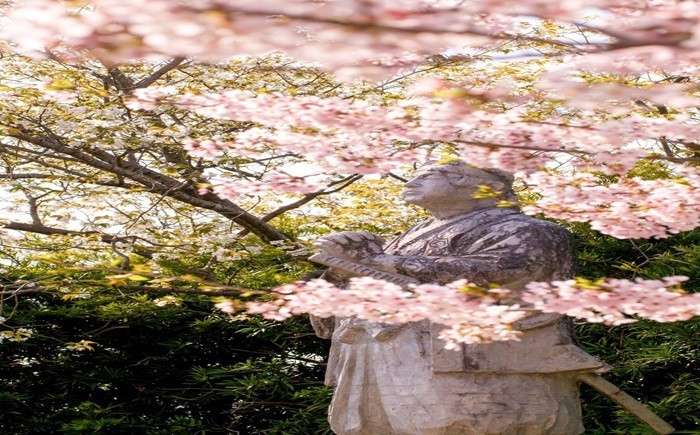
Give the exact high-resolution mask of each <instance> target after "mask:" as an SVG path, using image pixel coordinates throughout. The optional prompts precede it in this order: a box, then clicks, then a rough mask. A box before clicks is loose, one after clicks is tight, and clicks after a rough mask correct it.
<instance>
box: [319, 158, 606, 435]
mask: <svg viewBox="0 0 700 435" xmlns="http://www.w3.org/2000/svg"><path fill="white" fill-rule="evenodd" d="M512 182H513V177H512V176H511V175H510V174H508V173H506V172H503V171H500V170H497V169H476V168H470V167H468V166H467V165H466V164H464V163H462V162H453V163H449V164H444V165H432V166H424V167H422V168H420V169H419V170H417V171H416V173H415V177H414V178H413V179H412V180H410V181H409V182H408V183H406V185H405V190H404V191H403V198H404V199H405V200H406V201H407V202H409V203H413V204H416V205H419V206H421V207H423V208H425V209H427V210H428V211H429V212H430V213H431V215H432V217H431V218H430V219H427V220H425V221H423V222H421V223H419V224H418V225H416V226H414V227H413V228H411V229H409V230H408V231H406V232H405V233H403V234H401V235H400V236H399V237H397V238H396V239H395V240H393V241H392V242H390V243H388V244H385V243H384V240H383V239H381V238H380V237H377V236H375V235H372V234H370V233H368V232H344V233H337V234H332V235H329V236H327V237H324V238H322V239H320V240H319V242H318V243H317V246H318V247H319V248H320V249H321V251H322V254H325V255H327V256H332V257H335V258H340V259H343V260H346V261H350V262H352V263H358V264H361V265H364V266H366V267H368V268H372V269H377V270H380V271H383V272H385V273H388V274H394V275H402V276H405V277H411V278H413V279H414V280H416V281H417V282H437V283H448V282H451V281H455V280H457V279H462V278H466V279H468V280H469V281H471V282H474V283H476V284H480V285H487V284H490V283H496V284H500V285H502V286H504V287H507V288H510V289H512V290H515V291H517V290H521V289H522V288H523V287H524V285H525V284H526V283H528V282H530V281H552V280H561V279H568V278H570V277H572V276H573V274H574V269H575V264H574V256H573V250H572V246H571V238H570V235H569V233H568V231H567V230H565V229H564V228H562V227H560V226H558V225H555V224H553V223H550V222H546V221H542V220H538V219H534V218H530V217H527V216H525V215H523V214H521V213H520V212H519V210H518V208H517V206H516V205H515V204H516V201H517V200H516V198H515V195H514V193H513V191H512ZM479 185H488V186H490V187H491V188H492V189H493V190H494V191H499V192H501V193H502V194H501V197H500V199H504V200H507V201H512V202H513V204H514V205H513V206H509V207H497V202H498V200H499V198H482V199H475V198H474V194H475V193H476V192H478V189H479V188H478V186H479ZM351 275H352V274H348V273H347V271H346V270H343V269H340V268H333V267H332V268H331V269H329V270H328V271H327V272H326V273H325V274H324V276H323V277H324V278H325V279H328V280H330V281H335V282H336V283H342V282H343V281H344V280H346V279H347V278H348V277H349V276H351ZM312 322H313V325H314V328H315V330H316V332H317V334H318V335H319V336H321V337H323V338H330V339H331V340H332V344H331V353H330V356H329V362H328V369H327V373H326V383H327V384H328V385H331V386H332V387H333V388H334V394H333V400H332V404H331V407H330V411H329V419H330V424H331V428H332V430H333V431H334V432H335V433H337V434H367V435H370V434H371V435H380V434H381V435H384V434H431V435H433V434H435V435H437V434H479V435H484V434H533V435H540V434H578V433H580V432H582V431H583V426H582V423H581V407H580V402H579V398H578V380H577V376H578V375H579V374H581V373H584V372H596V371H604V370H606V369H607V366H606V365H605V364H604V363H602V362H601V361H599V360H597V359H596V358H594V357H592V356H590V355H588V354H586V353H585V352H584V351H583V350H581V349H579V348H578V347H577V346H576V345H575V344H574V339H573V335H572V333H571V331H570V328H569V323H567V321H566V320H565V319H563V318H562V317H561V316H559V315H555V314H536V315H533V316H531V317H528V318H525V319H523V320H521V321H520V322H519V323H518V324H516V327H517V328H518V329H520V330H522V331H523V334H522V336H521V338H522V339H521V341H507V342H495V343H489V344H469V345H463V346H462V348H461V349H458V350H447V349H445V348H444V343H443V342H442V341H441V340H439V339H437V334H438V332H439V331H440V329H441V327H440V325H431V324H429V323H428V322H427V321H423V322H416V323H407V324H402V325H388V324H377V323H370V322H367V321H364V320H359V319H356V318H342V319H341V318H331V319H320V318H312Z"/></svg>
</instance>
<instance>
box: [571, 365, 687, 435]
mask: <svg viewBox="0 0 700 435" xmlns="http://www.w3.org/2000/svg"><path fill="white" fill-rule="evenodd" d="M578 379H579V380H580V381H581V382H583V383H585V384H588V385H590V386H591V387H593V388H595V389H596V390H598V391H600V392H601V393H603V394H604V395H606V396H608V397H609V398H610V399H612V400H613V402H615V403H617V404H618V405H620V406H621V407H623V408H624V409H626V410H627V411H629V412H631V413H632V415H634V416H635V417H637V418H638V419H640V420H642V421H643V422H644V423H646V424H647V425H648V426H649V427H650V428H652V429H653V430H655V431H656V432H657V433H660V434H662V435H666V434H670V433H673V432H675V431H676V429H674V428H673V426H671V425H670V424H668V423H666V422H665V421H664V420H662V419H661V417H659V416H658V415H656V414H654V413H653V412H651V411H650V410H649V408H647V407H646V406H644V405H642V404H641V403H639V402H638V401H637V400H635V398H634V397H632V396H630V395H629V394H627V393H625V392H624V391H622V390H621V389H619V388H618V387H617V386H615V385H613V384H611V383H610V382H608V381H606V380H605V379H603V377H602V376H600V375H596V374H595V373H590V372H586V373H581V374H579V375H578Z"/></svg>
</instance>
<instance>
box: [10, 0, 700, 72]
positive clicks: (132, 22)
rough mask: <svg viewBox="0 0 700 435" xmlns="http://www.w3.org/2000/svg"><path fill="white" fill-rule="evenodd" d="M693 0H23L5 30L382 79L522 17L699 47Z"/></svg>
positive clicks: (34, 41) (18, 37)
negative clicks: (591, 17) (290, 61)
mask: <svg viewBox="0 0 700 435" xmlns="http://www.w3.org/2000/svg"><path fill="white" fill-rule="evenodd" d="M696 6H697V5H696V4H695V2H693V1H687V0H685V1H684V0H665V1H656V0H638V1H635V2H632V3H630V2H622V1H619V0H576V1H572V0H569V1H560V2H551V1H547V0H538V1H530V2H519V1H517V2H516V1H512V0H489V1H480V2H464V1H456V0H434V1H428V0H400V1H397V0H374V1H366V0H344V1H337V0H328V1H308V0H292V1H290V0H284V1H283V0H262V1H258V2H249V1H244V0H201V1H198V2H195V3H191V4H190V3H183V2H180V1H177V0H149V1H148V2H142V1H137V0H95V1H93V2H91V4H90V6H87V7H85V6H83V5H75V4H73V3H72V2H66V3H65V4H64V3H61V2H56V1H53V0H24V1H19V2H14V3H12V4H10V6H9V7H8V8H7V10H6V11H5V15H6V16H7V17H8V20H9V22H8V24H7V25H6V26H3V30H2V32H1V34H2V37H3V39H6V40H10V41H13V42H14V43H15V44H18V45H20V46H21V47H24V48H27V49H37V48H38V47H49V48H52V47H55V46H57V45H59V44H60V43H65V44H69V45H71V46H72V47H75V48H77V49H82V50H90V51H91V52H92V54H93V55H95V56H97V57H99V58H101V59H103V60H104V61H108V62H111V63H116V62H119V61H123V60H127V59H128V60H131V59H135V58H141V59H153V58H158V57H163V56H188V57H198V58H201V59H208V60H219V59H225V58H229V57H230V56H233V55H260V54H262V53H266V52H272V51H277V50H283V51H285V52H287V53H288V54H290V55H291V56H294V57H296V58H298V59H302V60H307V61H312V62H320V63H321V64H323V65H324V66H325V67H327V68H329V69H331V70H334V71H336V72H340V73H341V74H345V75H357V74H362V75H365V76H367V75H378V74H383V75H385V76H386V75H387V72H388V71H392V70H393V68H394V67H395V66H397V65H398V66H400V67H405V66H407V65H414V64H415V63H416V61H412V60H413V59H417V62H420V61H421V60H422V59H424V58H425V57H427V56H432V55H435V54H437V53H440V52H442V51H444V50H446V49H448V48H450V47H460V48H461V47H465V46H474V45H483V43H484V41H486V40H488V38H489V37H494V36H495V35H496V37H498V36H497V35H501V36H500V37H506V38H512V37H513V36H512V35H517V34H519V33H521V32H522V34H520V36H521V37H523V38H527V35H526V32H525V31H523V30H522V29H521V28H520V27H519V24H520V23H521V22H522V18H521V17H522V16H531V17H539V18H542V19H553V20H560V21H565V22H576V21H579V20H583V19H584V18H585V16H586V15H587V14H589V13H590V11H591V10H597V11H600V12H601V13H600V15H601V18H600V20H599V21H600V24H601V26H600V27H601V30H603V31H604V32H606V34H607V35H608V36H609V39H611V40H612V41H611V44H614V43H615V42H618V43H620V42H624V43H625V44H626V45H627V46H631V47H636V46H642V47H645V46H653V45H663V46H669V47H678V48H681V49H683V50H692V49H697V48H698V42H699V41H700V30H698V26H697V23H698V19H699V16H700V13H699V12H698V9H697V7H696ZM592 8H593V9H592ZM642 10H643V11H644V14H640V13H639V11H642ZM407 35H410V37H407ZM616 40H617V41H616ZM581 44H583V43H581ZM387 70H388V71H387Z"/></svg>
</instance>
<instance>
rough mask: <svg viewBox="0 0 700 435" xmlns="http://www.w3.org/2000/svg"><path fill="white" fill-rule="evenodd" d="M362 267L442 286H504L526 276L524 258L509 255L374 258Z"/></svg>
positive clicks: (389, 256) (385, 255) (387, 256)
mask: <svg viewBox="0 0 700 435" xmlns="http://www.w3.org/2000/svg"><path fill="white" fill-rule="evenodd" d="M365 264H367V265H368V266H370V267H374V268H376V269H379V270H383V271H385V272H390V273H398V274H401V275H407V276H411V277H413V278H416V279H418V280H420V281H422V282H437V283H441V284H445V283H448V282H452V281H456V280H458V279H468V280H469V281H470V282H473V283H475V284H479V285H486V284H490V283H498V284H504V285H505V284H508V283H511V282H513V281H517V280H518V279H519V278H520V277H521V276H524V275H527V274H528V270H529V268H528V261H527V259H526V258H517V257H515V256H513V255H510V256H503V255H497V256H495V255H471V256H469V255H465V256H435V257H431V256H420V255H388V254H383V255H377V256H374V257H372V258H371V259H369V261H367V262H366V263H365Z"/></svg>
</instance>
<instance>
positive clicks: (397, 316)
mask: <svg viewBox="0 0 700 435" xmlns="http://www.w3.org/2000/svg"><path fill="white" fill-rule="evenodd" d="M687 279H688V278H687V277H684V276H673V277H666V278H664V279H663V280H643V279H636V280H634V281H630V280H625V279H606V280H604V281H602V282H586V281H584V280H568V281H554V282H552V283H546V282H532V283H529V284H527V285H526V288H525V290H523V291H521V292H513V291H511V290H508V289H504V288H492V289H488V290H486V289H482V288H478V287H476V286H473V285H471V284H469V283H468V282H467V281H466V280H459V281H455V282H452V283H450V284H447V285H437V284H421V285H416V286H412V287H411V288H410V289H409V290H406V289H403V288H401V287H399V286H397V285H395V284H391V283H388V282H386V281H382V280H377V279H374V278H370V277H362V278H352V279H350V282H349V284H348V286H347V287H346V288H338V287H336V286H335V285H333V284H331V283H329V282H327V281H325V280H322V279H315V280H312V281H308V282H295V283H291V284H287V285H284V286H281V287H277V288H276V289H274V290H273V292H272V294H273V295H274V296H275V297H276V299H274V300H272V301H268V302H249V303H248V304H247V311H248V313H251V314H261V315H262V316H263V317H265V318H268V319H272V320H284V319H287V318H289V317H291V316H293V315H297V314H302V313H308V314H311V315H314V316H318V317H322V318H328V317H333V316H337V317H357V318H360V319H364V320H367V321H369V322H375V323H384V324H397V323H399V324H400V323H406V322H418V321H422V320H429V321H430V322H432V323H436V324H440V325H443V326H444V327H445V329H444V330H443V331H442V333H441V335H440V338H441V339H443V340H444V341H445V342H446V343H447V345H446V346H447V347H448V348H454V347H455V346H457V345H458V343H479V342H490V341H502V340H514V339H515V340H517V339H518V336H519V334H521V331H518V330H517V321H518V320H521V319H523V318H525V317H527V316H529V315H532V314H533V313H536V312H546V313H560V314H564V315H568V316H571V317H575V318H578V319H584V320H587V321H589V322H603V323H605V324H608V325H621V324H625V323H632V322H636V321H638V320H639V319H641V318H644V319H650V320H654V321H657V322H675V321H683V320H689V319H691V318H692V317H694V316H698V315H700V294H687V293H684V292H683V291H682V290H680V289H678V288H677V286H678V285H679V284H680V283H682V282H684V281H686V280H687ZM506 301H507V303H505V302H506ZM516 302H517V303H516ZM217 306H218V307H219V308H220V309H222V310H224V311H228V312H233V311H234V305H233V304H230V303H229V304H227V303H221V304H219V305H217Z"/></svg>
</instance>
